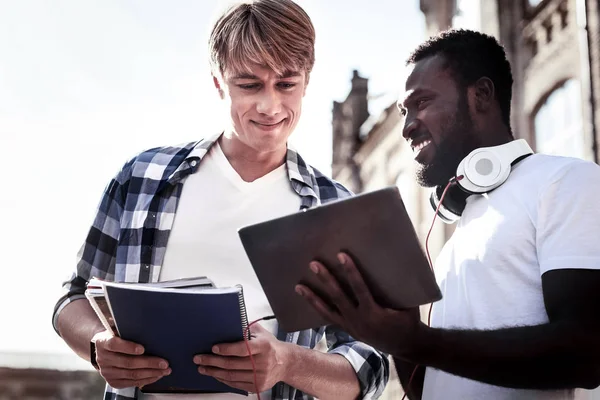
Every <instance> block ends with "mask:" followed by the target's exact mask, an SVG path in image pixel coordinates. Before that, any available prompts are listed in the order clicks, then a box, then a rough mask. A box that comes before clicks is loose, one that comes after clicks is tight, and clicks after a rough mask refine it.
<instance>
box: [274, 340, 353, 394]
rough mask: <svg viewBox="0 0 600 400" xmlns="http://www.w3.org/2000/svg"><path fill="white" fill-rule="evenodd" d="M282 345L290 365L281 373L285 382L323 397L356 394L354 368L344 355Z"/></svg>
mask: <svg viewBox="0 0 600 400" xmlns="http://www.w3.org/2000/svg"><path fill="white" fill-rule="evenodd" d="M285 346H286V347H287V362H288V363H289V365H290V366H291V367H290V368H288V372H287V373H286V376H285V377H284V382H285V383H287V384H288V385H290V386H292V387H295V388H297V389H299V390H301V391H302V392H304V393H309V394H311V395H313V396H315V397H318V398H319V399H322V400H327V399H357V398H359V396H360V384H359V382H358V378H357V376H356V372H355V371H354V368H352V365H351V364H350V363H349V362H348V360H346V359H345V358H344V357H343V356H341V355H338V354H327V353H321V352H320V351H316V350H310V349H306V348H303V347H301V346H297V345H294V344H289V343H286V344H285Z"/></svg>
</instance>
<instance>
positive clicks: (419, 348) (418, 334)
mask: <svg viewBox="0 0 600 400" xmlns="http://www.w3.org/2000/svg"><path fill="white" fill-rule="evenodd" d="M433 331H434V329H433V328H431V327H429V326H428V325H425V324H424V323H422V322H421V323H419V326H418V327H417V328H416V331H415V333H414V337H413V340H412V341H411V345H410V346H405V347H404V349H403V351H401V352H400V354H399V355H400V358H403V359H405V360H407V361H410V362H413V363H415V364H422V363H423V360H425V359H427V354H428V353H430V352H431V349H432V347H433V344H434V341H435V339H434V334H433V333H434V332H433Z"/></svg>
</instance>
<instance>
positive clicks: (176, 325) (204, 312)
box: [104, 282, 248, 395]
mask: <svg viewBox="0 0 600 400" xmlns="http://www.w3.org/2000/svg"><path fill="white" fill-rule="evenodd" d="M104 290H105V296H106V299H107V302H108V304H109V307H110V310H111V312H112V315H113V317H114V320H115V325H116V328H117V330H118V335H119V336H120V337H121V338H123V339H125V340H130V341H132V342H135V343H139V344H141V345H143V346H144V348H145V349H146V351H145V353H144V354H146V355H153V356H158V357H162V358H164V359H166V360H167V361H168V362H169V366H170V368H171V370H172V372H171V374H170V375H168V376H165V377H163V378H161V379H159V380H158V381H156V382H155V383H153V384H150V385H146V386H144V389H143V392H145V393H237V394H241V395H247V394H248V393H247V392H245V391H242V390H239V389H235V388H232V387H230V386H228V385H226V384H224V383H222V382H219V381H217V380H216V379H214V378H212V377H210V376H206V375H201V374H200V373H199V372H198V366H197V365H196V364H194V362H193V357H194V355H196V354H209V353H211V348H212V346H213V345H215V344H218V343H232V342H239V341H242V340H244V332H245V330H246V327H247V326H248V320H247V316H246V308H245V305H244V295H243V291H242V287H241V286H235V287H232V288H203V289H166V288H155V287H147V286H144V285H143V284H139V285H135V284H129V283H126V284H122V283H112V282H105V283H104Z"/></svg>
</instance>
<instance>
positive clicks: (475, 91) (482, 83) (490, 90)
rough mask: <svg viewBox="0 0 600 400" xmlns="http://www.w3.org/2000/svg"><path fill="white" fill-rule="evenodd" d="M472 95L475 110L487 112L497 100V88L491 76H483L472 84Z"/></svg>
mask: <svg viewBox="0 0 600 400" xmlns="http://www.w3.org/2000/svg"><path fill="white" fill-rule="evenodd" d="M471 88H472V90H471V93H472V96H473V102H474V104H473V105H474V106H475V111H476V112H480V113H485V112H487V111H489V109H490V108H491V107H492V105H493V104H494V102H495V101H496V88H495V87H494V82H492V80H491V79H490V78H487V77H482V78H479V79H478V80H477V82H475V83H474V84H473V85H472V87H471Z"/></svg>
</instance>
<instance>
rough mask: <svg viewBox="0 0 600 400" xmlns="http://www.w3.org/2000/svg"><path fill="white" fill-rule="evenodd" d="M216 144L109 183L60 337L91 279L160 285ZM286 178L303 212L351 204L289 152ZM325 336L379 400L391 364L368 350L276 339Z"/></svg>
mask: <svg viewBox="0 0 600 400" xmlns="http://www.w3.org/2000/svg"><path fill="white" fill-rule="evenodd" d="M219 136H220V135H219ZM219 136H215V137H212V138H209V139H204V140H200V141H199V142H193V143H188V144H185V145H182V146H176V147H160V148H154V149H150V150H147V151H144V152H142V153H140V154H139V155H137V156H136V157H134V158H133V159H131V160H130V161H129V162H127V163H126V164H125V165H124V166H123V168H122V169H121V171H120V172H119V173H118V174H117V176H116V177H114V178H113V179H112V180H111V182H110V183H109V184H108V186H107V187H106V189H105V191H104V194H103V196H102V199H101V201H100V204H99V206H98V210H97V213H96V217H95V219H94V222H93V225H92V227H91V228H90V230H89V233H88V236H87V239H86V241H85V243H84V244H83V246H82V247H81V250H80V251H79V253H78V262H77V269H76V272H75V273H74V274H73V275H72V277H71V279H69V280H67V281H66V282H65V283H64V284H63V288H64V289H65V291H66V293H65V294H64V296H63V297H61V299H59V301H58V302H57V304H56V307H55V309H54V315H53V321H52V322H53V325H54V329H55V330H56V322H57V318H58V315H59V313H60V312H61V310H62V309H63V308H64V307H65V306H66V305H67V304H69V303H70V302H73V301H75V300H79V299H85V296H84V291H85V288H86V284H87V282H88V280H89V279H90V278H91V277H93V276H95V277H98V278H101V279H105V280H111V281H118V282H156V281H158V277H159V274H160V268H161V265H162V262H163V259H164V255H165V248H166V245H167V239H168V237H169V233H170V231H171V228H172V225H173V220H174V216H175V210H176V208H177V202H178V200H179V197H180V195H181V191H182V188H183V184H184V182H185V178H186V177H187V176H188V175H190V174H193V173H194V172H196V170H197V169H198V166H199V165H200V162H201V161H202V158H203V156H204V155H205V154H206V153H207V151H208V149H209V148H210V147H211V146H212V144H213V143H214V142H215V141H216V140H217V139H218V137H219ZM287 170H288V177H289V180H290V183H291V185H292V188H293V189H294V191H295V192H296V193H298V195H299V196H300V197H301V208H300V209H301V210H302V209H306V208H310V207H315V206H318V205H320V204H324V203H328V202H331V201H334V200H338V199H341V198H344V197H348V196H351V193H350V192H349V191H348V190H347V189H346V188H344V187H343V186H342V185H340V184H339V183H337V182H335V181H332V180H331V179H329V178H327V177H325V176H324V175H322V174H321V173H320V172H319V171H318V170H316V169H314V168H312V167H311V166H309V165H308V164H306V163H305V162H304V160H302V158H301V157H300V156H299V155H298V153H296V152H295V151H294V150H292V149H289V148H288V151H287ZM209 275H210V274H209ZM57 332H58V330H57ZM323 335H326V339H327V348H328V352H329V353H336V354H340V355H342V356H343V357H345V358H346V359H347V360H348V361H349V362H350V364H351V365H352V367H353V368H354V370H355V371H356V374H357V377H358V380H359V383H360V388H361V397H362V398H366V399H375V398H378V397H379V396H380V395H381V393H382V392H383V390H384V388H385V385H386V384H387V381H388V378H389V362H388V359H387V358H386V356H385V355H383V354H381V353H380V352H378V351H376V350H375V349H374V348H372V347H371V346H368V345H366V344H364V343H361V342H358V341H356V340H354V339H353V338H352V337H350V336H349V335H348V334H347V333H345V332H342V331H340V330H336V329H333V328H332V327H320V328H319V329H308V330H304V331H301V332H294V333H286V332H283V331H282V330H281V329H280V330H279V332H278V335H277V337H278V339H279V340H282V341H287V342H289V343H295V344H297V345H299V346H303V347H307V348H311V349H312V348H314V347H315V346H316V344H317V343H318V342H319V341H320V340H321V339H322V337H323ZM137 396H138V391H137V389H136V388H127V389H114V388H112V387H110V386H109V385H107V386H106V392H105V396H104V399H105V400H109V399H112V400H121V399H136V398H137ZM272 399H273V400H291V399H305V400H308V399H313V397H312V396H310V395H308V394H305V393H302V392H301V391H300V390H297V389H295V388H293V387H291V386H289V385H286V384H284V383H283V382H280V383H278V384H276V385H275V387H273V390H272Z"/></svg>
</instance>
